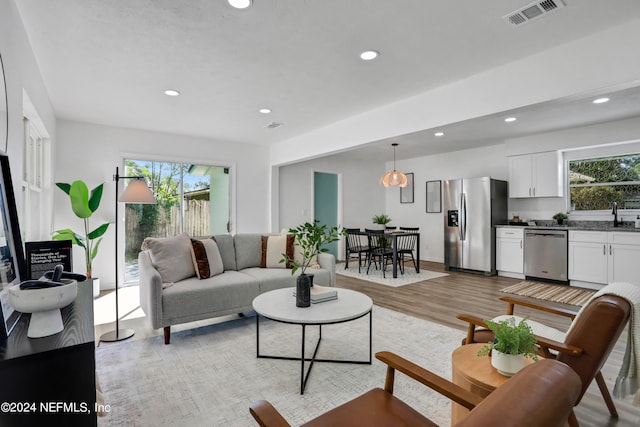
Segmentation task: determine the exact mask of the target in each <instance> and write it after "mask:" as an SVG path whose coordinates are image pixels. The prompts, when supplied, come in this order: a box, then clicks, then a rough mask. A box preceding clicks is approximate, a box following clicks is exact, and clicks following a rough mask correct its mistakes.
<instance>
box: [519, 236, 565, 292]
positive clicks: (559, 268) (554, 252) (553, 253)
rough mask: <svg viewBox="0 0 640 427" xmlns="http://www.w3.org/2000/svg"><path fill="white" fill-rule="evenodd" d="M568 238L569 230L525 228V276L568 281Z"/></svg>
mask: <svg viewBox="0 0 640 427" xmlns="http://www.w3.org/2000/svg"><path fill="white" fill-rule="evenodd" d="M567 240H568V239H567V230H547V229H527V230H525V231H524V275H525V277H526V278H527V279H529V278H533V279H535V278H541V279H547V280H555V281H560V282H567V281H568V276H567V270H568V265H567V258H568V255H567V253H568V245H567Z"/></svg>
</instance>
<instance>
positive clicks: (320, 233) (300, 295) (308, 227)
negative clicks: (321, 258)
mask: <svg viewBox="0 0 640 427" xmlns="http://www.w3.org/2000/svg"><path fill="white" fill-rule="evenodd" d="M289 234H292V235H293V236H294V238H295V242H296V244H297V245H298V246H299V247H300V250H301V252H300V255H301V258H302V259H301V260H300V259H299V260H297V261H296V259H295V258H296V257H295V256H294V257H293V258H291V257H290V256H289V255H287V254H282V259H281V260H280V262H282V263H288V264H289V265H291V274H292V275H293V274H295V273H296V271H298V270H300V276H298V278H297V280H296V305H297V306H298V307H309V305H311V294H310V292H311V290H310V289H311V286H313V275H308V274H306V271H307V268H309V265H311V262H312V260H313V259H314V257H316V256H317V255H318V254H320V253H324V252H328V250H329V249H327V248H326V247H323V246H324V245H325V244H326V243H331V242H335V241H337V240H338V239H339V238H340V236H341V235H343V234H344V230H343V229H342V228H339V227H331V228H327V226H326V224H323V225H318V221H314V222H313V224H312V223H309V222H306V223H304V224H302V225H299V226H298V227H296V228H291V229H289Z"/></svg>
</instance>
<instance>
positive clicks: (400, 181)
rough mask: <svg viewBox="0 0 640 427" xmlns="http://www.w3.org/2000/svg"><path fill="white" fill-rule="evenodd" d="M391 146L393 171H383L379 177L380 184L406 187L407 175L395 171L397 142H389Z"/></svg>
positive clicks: (407, 182)
mask: <svg viewBox="0 0 640 427" xmlns="http://www.w3.org/2000/svg"><path fill="white" fill-rule="evenodd" d="M391 145H392V146H393V172H387V173H385V174H384V175H383V176H382V178H380V184H382V185H384V186H385V187H406V186H407V185H408V184H409V180H408V179H407V176H406V175H405V174H403V173H402V172H398V171H396V147H397V146H398V144H397V143H395V142H394V143H393V144H391Z"/></svg>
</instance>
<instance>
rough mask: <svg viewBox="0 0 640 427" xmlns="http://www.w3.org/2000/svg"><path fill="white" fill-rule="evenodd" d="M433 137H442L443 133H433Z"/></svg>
mask: <svg viewBox="0 0 640 427" xmlns="http://www.w3.org/2000/svg"><path fill="white" fill-rule="evenodd" d="M434 135H435V136H444V132H436V133H434Z"/></svg>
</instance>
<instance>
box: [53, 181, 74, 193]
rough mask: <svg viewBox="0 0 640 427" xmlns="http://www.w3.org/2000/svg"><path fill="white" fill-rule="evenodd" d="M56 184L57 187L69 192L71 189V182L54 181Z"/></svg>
mask: <svg viewBox="0 0 640 427" xmlns="http://www.w3.org/2000/svg"><path fill="white" fill-rule="evenodd" d="M56 185H57V186H58V188H59V189H61V190H62V191H64V192H65V193H67V194H69V191H70V190H71V184H67V183H65V182H56Z"/></svg>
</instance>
